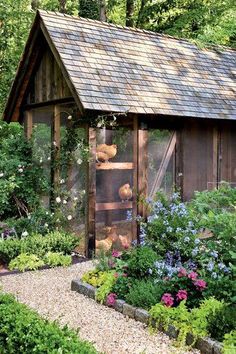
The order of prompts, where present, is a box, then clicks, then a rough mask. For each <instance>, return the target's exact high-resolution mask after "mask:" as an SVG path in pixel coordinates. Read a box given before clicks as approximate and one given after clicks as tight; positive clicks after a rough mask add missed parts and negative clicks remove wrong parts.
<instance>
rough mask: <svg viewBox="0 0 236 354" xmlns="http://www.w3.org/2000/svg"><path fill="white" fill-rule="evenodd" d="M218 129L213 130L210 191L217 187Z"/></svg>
mask: <svg viewBox="0 0 236 354" xmlns="http://www.w3.org/2000/svg"><path fill="white" fill-rule="evenodd" d="M218 137H219V136H218V129H217V127H214V128H213V149H212V153H213V156H212V181H213V185H212V189H214V188H217V185H218Z"/></svg>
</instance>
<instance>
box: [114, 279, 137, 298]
mask: <svg viewBox="0 0 236 354" xmlns="http://www.w3.org/2000/svg"><path fill="white" fill-rule="evenodd" d="M132 283H133V278H129V277H127V276H124V275H122V274H121V275H120V276H118V277H117V279H116V283H115V284H114V286H113V287H112V293H115V294H116V295H117V298H118V299H123V300H125V299H126V295H127V294H128V292H129V289H130V288H131V286H132Z"/></svg>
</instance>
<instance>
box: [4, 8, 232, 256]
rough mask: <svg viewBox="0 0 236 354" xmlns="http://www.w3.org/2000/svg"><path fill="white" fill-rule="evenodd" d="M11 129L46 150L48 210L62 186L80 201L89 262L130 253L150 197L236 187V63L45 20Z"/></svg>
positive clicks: (77, 223)
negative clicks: (21, 129)
mask: <svg viewBox="0 0 236 354" xmlns="http://www.w3.org/2000/svg"><path fill="white" fill-rule="evenodd" d="M4 120H6V121H8V122H10V121H14V122H16V121H17V122H19V123H21V124H24V125H25V131H26V134H27V136H28V137H29V138H31V137H33V139H34V149H33V158H34V159H35V160H38V161H39V162H40V163H43V164H44V167H45V171H46V173H47V174H48V178H49V179H50V180H51V183H52V185H53V192H52V194H51V195H50V196H43V200H44V203H45V205H47V206H49V205H50V203H51V202H52V200H53V199H54V200H55V198H56V196H57V190H59V188H62V187H63V188H64V189H65V190H66V191H67V192H70V193H71V203H72V201H77V202H78V204H79V208H78V209H79V210H80V211H78V212H77V214H75V215H73V220H72V221H73V223H74V227H75V228H76V230H77V231H78V233H79V234H81V235H82V234H83V235H84V236H85V249H86V253H87V255H91V254H92V253H93V252H94V250H95V248H100V247H101V246H102V247H103V248H105V249H110V248H111V245H112V244H116V246H117V247H121V248H122V247H123V248H126V247H128V246H129V245H130V243H131V241H132V240H134V239H136V238H137V235H138V228H137V224H136V221H134V220H135V217H136V216H137V215H144V216H145V213H146V210H145V206H144V204H143V203H142V200H143V198H148V197H149V198H152V197H153V196H154V195H155V193H156V192H157V191H158V190H160V189H162V190H164V191H165V192H166V193H167V194H169V193H170V191H171V189H172V187H173V185H175V186H177V187H178V188H179V189H180V191H181V194H182V198H183V199H184V200H188V199H190V198H191V197H192V195H193V193H194V191H196V190H198V191H202V190H206V189H212V188H215V187H217V186H218V185H219V183H220V182H221V181H227V182H229V183H230V184H231V185H232V186H234V185H236V52H235V51H234V50H230V49H227V48H224V49H221V50H220V49H219V48H216V49H214V50H206V49H204V50H203V49H199V48H198V47H197V46H196V45H194V44H192V43H189V42H187V41H186V40H181V39H176V38H172V37H169V36H166V35H160V34H157V33H154V32H149V31H144V30H138V29H132V28H125V27H121V26H115V25H111V24H109V23H103V22H99V21H93V20H87V19H83V18H77V17H73V16H68V15H64V14H58V13H52V12H45V11H38V12H37V15H36V18H35V21H34V24H33V26H32V29H31V32H30V35H29V39H28V41H27V43H26V47H25V51H24V54H23V56H22V59H21V61H20V64H19V67H18V70H17V74H16V78H15V81H14V83H13V86H12V89H11V93H10V95H9V99H8V102H7V105H6V109H5V112H4ZM65 137H67V138H66V139H65ZM65 141H66V143H65ZM58 159H63V162H64V163H62V164H60V166H59V164H57V160H58ZM81 209H84V211H85V212H83V213H81ZM132 216H133V217H132Z"/></svg>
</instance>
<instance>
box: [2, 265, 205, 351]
mask: <svg viewBox="0 0 236 354" xmlns="http://www.w3.org/2000/svg"><path fill="white" fill-rule="evenodd" d="M92 267H93V265H92V263H91V262H85V263H79V264H76V265H73V266H71V267H69V268H54V269H49V270H43V271H35V272H26V273H23V274H17V275H9V276H5V277H1V278H0V286H2V288H3V290H4V291H5V292H10V293H14V294H15V295H16V296H17V298H18V300H19V301H21V302H23V303H25V304H27V305H28V306H30V307H32V308H33V309H35V310H37V311H38V313H40V314H41V315H42V316H44V317H46V318H49V319H51V320H54V319H57V320H58V321H59V322H60V323H61V324H63V325H64V324H68V325H69V326H70V327H73V328H80V336H81V337H82V338H84V339H87V340H89V341H90V342H92V343H93V344H94V345H95V347H96V348H97V349H98V350H99V351H101V352H105V353H106V354H159V353H162V354H175V353H190V352H188V351H186V350H184V351H183V350H182V351H181V350H179V349H177V348H175V347H174V346H173V345H172V342H171V340H170V339H169V338H168V337H167V336H166V335H164V334H161V333H157V334H155V335H153V334H152V335H151V334H150V333H149V331H148V328H146V327H145V325H143V324H141V323H139V322H136V321H135V320H132V319H128V318H125V317H124V316H123V315H122V314H120V313H118V312H116V311H114V310H113V309H110V308H108V307H105V306H103V305H100V304H98V303H96V302H95V301H93V300H91V299H88V298H86V297H84V296H83V295H81V294H78V293H75V292H72V291H71V290H70V285H71V280H72V279H76V278H79V277H81V275H82V274H83V273H84V272H86V271H87V270H89V269H91V268H92ZM193 352H194V353H199V352H198V351H197V350H194V351H192V352H191V353H193Z"/></svg>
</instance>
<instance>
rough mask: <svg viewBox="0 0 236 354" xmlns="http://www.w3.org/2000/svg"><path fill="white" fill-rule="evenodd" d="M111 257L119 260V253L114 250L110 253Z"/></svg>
mask: <svg viewBox="0 0 236 354" xmlns="http://www.w3.org/2000/svg"><path fill="white" fill-rule="evenodd" d="M111 255H112V257H115V258H119V257H120V255H121V252H119V251H116V250H114V251H112V254H111Z"/></svg>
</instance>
